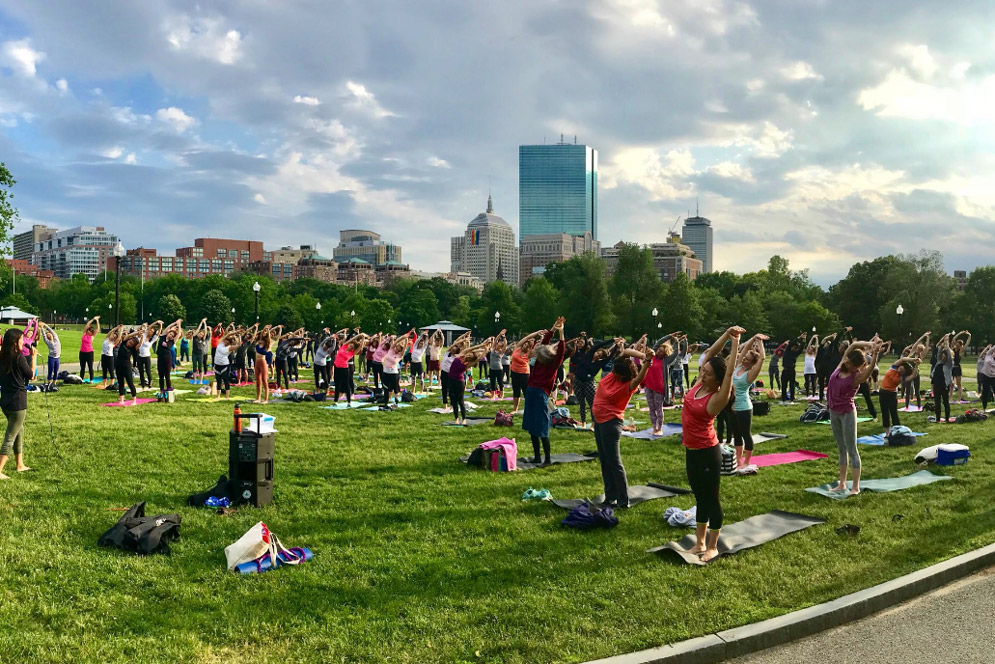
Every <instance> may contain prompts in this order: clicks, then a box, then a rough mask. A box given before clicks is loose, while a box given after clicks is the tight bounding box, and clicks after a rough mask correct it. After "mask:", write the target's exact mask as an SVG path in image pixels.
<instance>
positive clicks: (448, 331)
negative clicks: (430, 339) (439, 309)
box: [421, 320, 470, 346]
mask: <svg viewBox="0 0 995 664" xmlns="http://www.w3.org/2000/svg"><path fill="white" fill-rule="evenodd" d="M425 330H428V331H429V332H434V331H436V330H441V331H442V333H443V334H445V336H446V345H447V346H449V345H450V344H452V343H453V332H458V333H459V334H463V333H464V332H469V331H470V328H468V327H462V326H460V325H456V324H455V323H453V322H452V321H451V320H440V321H439V322H438V323H436V324H435V325H427V326H425V327H423V328H421V331H423V332H424V331H425Z"/></svg>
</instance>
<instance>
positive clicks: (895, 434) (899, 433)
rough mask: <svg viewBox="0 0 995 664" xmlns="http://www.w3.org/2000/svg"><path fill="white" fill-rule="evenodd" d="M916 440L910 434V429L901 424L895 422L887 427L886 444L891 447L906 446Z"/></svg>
mask: <svg viewBox="0 0 995 664" xmlns="http://www.w3.org/2000/svg"><path fill="white" fill-rule="evenodd" d="M914 442H916V437H915V436H913V435H912V429H910V428H908V427H907V426H904V425H902V424H896V425H895V426H893V427H891V428H890V429H888V445H890V446H892V447H908V446H909V445H911V444H912V443H914Z"/></svg>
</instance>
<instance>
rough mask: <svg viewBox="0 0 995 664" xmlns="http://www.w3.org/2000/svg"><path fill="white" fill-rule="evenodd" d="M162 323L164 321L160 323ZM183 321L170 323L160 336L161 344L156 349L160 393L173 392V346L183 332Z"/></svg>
mask: <svg viewBox="0 0 995 664" xmlns="http://www.w3.org/2000/svg"><path fill="white" fill-rule="evenodd" d="M159 322H160V323H161V322H162V321H159ZM182 324H183V319H177V320H176V322H174V323H170V324H169V325H168V326H167V327H166V329H164V330H163V331H162V334H160V335H159V342H158V343H157V344H156V347H155V369H156V373H157V374H158V376H159V392H160V393H165V392H172V391H173V379H172V376H171V375H170V374H171V372H172V370H173V346H174V345H175V344H176V338H177V337H178V336H179V335H180V333H181V332H182V329H181V327H180V326H181V325H182Z"/></svg>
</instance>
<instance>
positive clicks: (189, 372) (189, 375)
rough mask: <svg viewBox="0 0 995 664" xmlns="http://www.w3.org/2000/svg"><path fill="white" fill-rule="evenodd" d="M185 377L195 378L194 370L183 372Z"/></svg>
mask: <svg viewBox="0 0 995 664" xmlns="http://www.w3.org/2000/svg"><path fill="white" fill-rule="evenodd" d="M183 377H184V378H193V372H192V371H188V372H186V373H185V374H183Z"/></svg>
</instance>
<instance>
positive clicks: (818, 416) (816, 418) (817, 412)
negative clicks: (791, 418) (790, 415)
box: [798, 403, 829, 424]
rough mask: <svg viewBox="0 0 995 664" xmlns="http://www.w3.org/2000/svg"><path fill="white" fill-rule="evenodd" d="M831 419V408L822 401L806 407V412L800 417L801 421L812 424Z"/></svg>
mask: <svg viewBox="0 0 995 664" xmlns="http://www.w3.org/2000/svg"><path fill="white" fill-rule="evenodd" d="M828 419H829V409H828V408H826V407H825V406H823V405H822V404H821V403H814V404H812V405H811V406H809V407H808V408H807V409H805V412H804V413H802V414H801V417H799V418H798V421H799V422H802V423H804V424H811V423H812V422H824V421H825V420H828Z"/></svg>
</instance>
